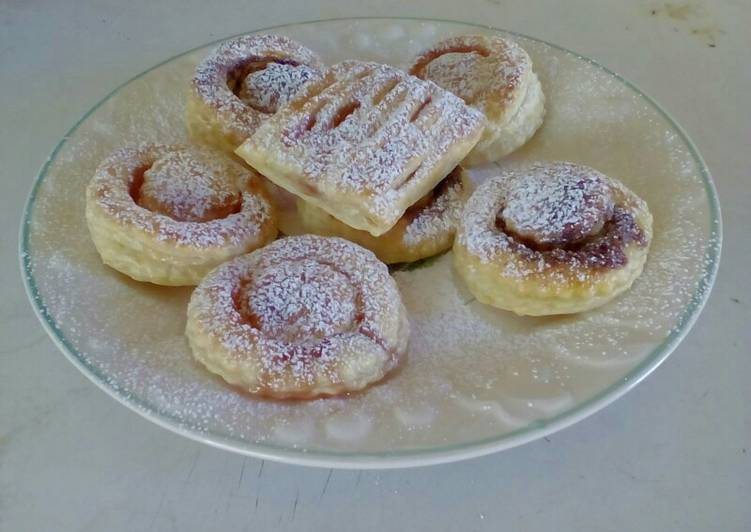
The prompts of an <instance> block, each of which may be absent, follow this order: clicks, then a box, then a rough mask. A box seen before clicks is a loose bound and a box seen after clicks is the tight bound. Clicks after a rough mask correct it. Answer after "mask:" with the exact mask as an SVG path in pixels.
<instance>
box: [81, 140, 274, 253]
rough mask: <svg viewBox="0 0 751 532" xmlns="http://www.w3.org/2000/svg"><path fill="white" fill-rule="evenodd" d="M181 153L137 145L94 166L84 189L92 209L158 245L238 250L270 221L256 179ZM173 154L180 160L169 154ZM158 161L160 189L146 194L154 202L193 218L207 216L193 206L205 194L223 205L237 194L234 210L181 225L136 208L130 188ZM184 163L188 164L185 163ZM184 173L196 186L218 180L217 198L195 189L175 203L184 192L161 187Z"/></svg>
mask: <svg viewBox="0 0 751 532" xmlns="http://www.w3.org/2000/svg"><path fill="white" fill-rule="evenodd" d="M186 150H187V148H185V147H180V146H165V145H159V144H141V145H139V146H133V147H127V148H121V149H119V150H116V151H115V152H113V153H112V154H111V155H110V156H109V157H107V158H106V159H105V160H104V161H103V162H102V163H101V164H100V165H99V167H98V168H97V171H96V173H95V174H94V178H93V180H92V182H91V184H90V185H89V191H90V194H91V195H92V196H93V198H95V200H94V201H95V204H96V205H97V207H98V208H101V209H102V210H103V211H104V212H105V213H107V215H108V216H111V217H113V218H114V219H116V220H118V223H121V224H126V225H131V226H134V227H137V228H139V229H140V230H141V231H143V232H145V233H148V234H152V235H154V238H156V239H158V240H162V241H172V242H175V243H176V244H178V245H184V246H191V247H197V248H209V247H220V246H227V245H241V244H242V243H244V242H247V241H248V240H253V239H255V238H257V237H258V235H259V233H260V230H261V227H262V226H263V225H264V224H269V223H271V216H272V208H271V204H270V203H269V201H268V200H267V199H266V197H265V196H263V195H261V194H259V193H258V187H259V186H261V185H259V179H260V178H259V177H257V176H256V175H254V174H252V173H251V172H250V171H248V170H247V169H245V168H243V167H242V166H240V165H239V164H238V163H236V162H234V161H232V160H231V159H229V158H228V157H226V156H224V155H222V154H219V153H216V152H209V151H202V150H201V149H198V148H191V151H190V155H187V154H186ZM176 152H179V153H182V155H170V154H171V153H176ZM165 158H166V159H165ZM162 159H164V160H165V161H166V164H167V165H168V166H169V167H168V168H167V167H164V166H161V165H158V166H157V172H159V173H161V172H164V173H165V176H164V177H163V179H161V180H160V181H161V182H162V186H160V187H158V188H159V189H160V190H159V191H158V192H157V191H155V190H152V191H151V192H154V193H156V194H157V196H156V198H154V199H155V200H159V199H161V200H163V201H165V202H166V204H167V205H172V208H176V207H175V206H176V205H181V206H185V208H186V209H187V210H188V212H192V213H194V214H195V213H196V212H199V211H200V212H201V213H203V214H206V213H205V212H204V211H203V208H202V207H199V206H198V205H197V203H198V202H199V201H202V200H205V199H206V198H207V195H209V196H211V197H212V202H214V203H216V201H219V202H220V203H224V201H223V196H222V195H223V194H226V193H227V192H229V193H230V194H239V196H240V205H241V207H240V209H239V211H238V212H232V210H230V212H231V214H229V215H227V216H225V217H222V218H215V219H209V220H208V221H181V220H180V219H173V218H171V217H170V216H167V215H164V214H160V213H159V212H153V211H151V210H148V209H146V208H144V207H142V206H140V205H138V204H137V203H136V202H135V200H134V199H133V197H132V196H131V187H132V186H133V185H134V183H135V180H136V177H137V176H138V174H139V171H144V169H149V168H151V167H152V165H154V164H155V163H156V162H157V161H159V160H162ZM186 159H189V160H190V162H189V163H188V162H186ZM178 161H179V163H178ZM185 165H187V166H185ZM183 169H185V170H187V171H188V172H189V173H195V174H197V176H198V177H196V176H195V175H194V176H193V177H187V179H188V180H192V181H193V183H194V184H198V185H200V184H205V183H204V182H205V181H207V178H206V177H205V176H206V174H211V175H213V176H214V177H213V178H212V179H211V180H212V181H213V180H216V179H220V177H219V176H221V178H222V179H223V180H224V185H223V186H222V187H223V190H222V191H220V193H219V196H216V195H215V194H213V192H211V193H210V192H209V191H204V192H206V194H204V193H202V191H201V187H200V186H199V187H197V188H196V190H195V193H196V196H195V197H194V196H193V192H191V194H190V196H188V197H180V198H179V199H178V198H177V197H175V194H177V193H179V192H181V191H184V188H183V187H181V186H177V187H175V186H171V185H170V186H165V185H164V184H163V181H164V180H166V179H169V178H170V177H178V176H183V175H184V173H183ZM148 191H149V189H147V192H148ZM161 194H165V195H164V196H162V195H161ZM225 206H226V205H225ZM231 206H232V205H231V204H230V207H231ZM183 214H184V213H183ZM220 214H222V213H220ZM224 214H226V213H224Z"/></svg>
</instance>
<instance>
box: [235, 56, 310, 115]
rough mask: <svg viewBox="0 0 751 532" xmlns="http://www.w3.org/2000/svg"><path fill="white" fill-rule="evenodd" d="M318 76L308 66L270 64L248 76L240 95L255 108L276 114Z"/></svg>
mask: <svg viewBox="0 0 751 532" xmlns="http://www.w3.org/2000/svg"><path fill="white" fill-rule="evenodd" d="M317 76H318V71H317V70H315V69H313V68H311V67H309V66H307V65H290V64H285V63H269V64H267V65H266V68H264V69H263V70H256V71H255V72H251V73H250V74H248V75H247V77H246V78H245V79H244V80H243V83H242V85H241V87H240V91H239V92H238V94H237V96H238V97H239V98H240V99H241V100H243V101H245V102H246V103H247V104H248V105H250V106H251V107H253V108H254V109H258V110H259V111H261V112H264V113H275V112H276V111H277V109H279V108H280V107H282V106H283V105H285V104H286V103H287V102H288V101H289V100H290V99H291V98H292V97H293V96H294V95H295V94H297V92H298V91H299V90H300V89H301V88H302V86H303V85H305V84H306V83H308V82H309V81H311V80H312V79H314V78H315V77H317Z"/></svg>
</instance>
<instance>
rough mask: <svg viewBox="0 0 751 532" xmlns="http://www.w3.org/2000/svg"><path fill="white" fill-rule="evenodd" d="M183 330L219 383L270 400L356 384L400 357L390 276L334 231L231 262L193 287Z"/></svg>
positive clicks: (402, 331)
mask: <svg viewBox="0 0 751 532" xmlns="http://www.w3.org/2000/svg"><path fill="white" fill-rule="evenodd" d="M186 334H187V337H188V340H189V342H190V345H191V348H192V350H193V354H194V356H195V358H196V359H197V360H198V361H200V362H201V363H203V364H204V365H205V366H206V367H207V368H208V369H209V370H210V371H212V372H214V373H217V374H218V375H220V376H221V377H222V378H224V379H225V380H226V381H227V382H228V383H230V384H233V385H235V386H238V387H240V388H242V389H243V390H246V391H248V392H250V393H253V394H258V395H263V396H268V397H274V398H299V399H305V398H312V397H316V396H320V395H332V394H338V393H342V392H346V391H352V390H360V389H362V388H364V387H365V386H367V385H368V384H370V383H372V382H375V381H378V380H380V379H381V378H383V376H384V375H386V373H388V372H389V371H390V370H392V369H393V368H394V367H396V366H397V365H398V363H399V361H400V360H401V358H402V357H403V356H404V354H405V352H406V348H407V341H408V336H409V325H408V322H407V317H406V311H405V309H404V306H403V305H402V302H401V298H400V296H399V291H398V289H397V287H396V283H395V282H394V280H393V279H392V278H391V277H390V276H389V273H388V270H387V268H386V266H385V265H384V264H382V263H381V262H379V261H378V260H377V259H376V257H375V255H373V254H372V253H371V252H370V251H368V250H365V249H363V248H361V247H359V246H357V245H355V244H353V243H351V242H348V241H346V240H342V239H339V238H325V237H319V236H313V235H307V236H300V237H288V238H283V239H280V240H277V241H276V242H274V243H273V244H271V245H269V246H267V247H265V248H263V249H260V250H257V251H254V252H253V253H250V254H248V255H244V256H242V257H238V258H236V259H233V260H231V261H229V262H227V263H225V264H223V265H222V266H220V267H219V268H217V269H216V270H214V271H213V272H211V273H210V274H209V275H208V276H206V278H205V279H204V280H203V282H202V283H201V284H200V285H199V286H198V287H197V288H196V289H195V291H194V292H193V295H192V297H191V300H190V304H189V306H188V322H187V326H186Z"/></svg>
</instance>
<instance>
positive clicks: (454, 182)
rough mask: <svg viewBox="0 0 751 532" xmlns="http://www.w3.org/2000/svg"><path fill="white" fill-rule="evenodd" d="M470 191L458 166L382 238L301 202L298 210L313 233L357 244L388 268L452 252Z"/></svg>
mask: <svg viewBox="0 0 751 532" xmlns="http://www.w3.org/2000/svg"><path fill="white" fill-rule="evenodd" d="M469 189H470V180H469V177H468V176H467V174H466V172H465V171H464V170H463V169H462V168H461V167H459V166H457V167H456V168H455V169H454V170H453V171H452V172H451V173H450V174H449V175H448V176H446V177H445V178H444V179H443V181H441V182H440V183H439V184H438V186H436V188H434V189H433V190H432V191H430V193H428V194H427V195H426V196H425V197H423V198H422V199H421V200H420V201H418V202H417V203H415V204H414V205H412V206H411V207H410V208H409V209H407V211H406V212H405V213H404V215H403V216H402V217H401V218H400V219H399V221H398V222H397V223H396V225H394V227H392V228H391V229H390V230H389V231H387V232H386V233H384V234H382V235H381V236H373V235H371V234H370V233H368V232H367V231H360V230H358V229H354V228H352V227H350V226H348V225H346V224H345V223H344V222H341V221H339V220H337V219H336V218H334V217H333V216H331V215H330V214H328V213H327V212H326V211H324V210H323V209H320V208H318V207H316V206H315V205H311V204H310V203H308V202H306V201H304V200H302V199H299V198H298V200H297V210H298V213H299V216H300V220H301V222H302V226H303V227H304V229H305V230H306V231H307V232H309V233H315V234H318V235H324V236H339V237H342V238H346V239H347V240H351V241H352V242H356V243H357V244H360V245H361V246H363V247H365V248H367V249H369V250H371V251H372V252H373V253H375V254H376V256H377V257H378V258H379V259H380V260H382V261H383V262H385V263H386V264H394V263H399V262H413V261H416V260H420V259H424V258H426V257H431V256H433V255H437V254H439V253H441V252H443V251H446V250H447V249H449V248H451V245H452V244H453V243H454V234H455V232H456V226H457V224H458V223H459V217H460V216H461V212H462V209H463V208H464V201H465V199H466V197H467V196H468V195H469Z"/></svg>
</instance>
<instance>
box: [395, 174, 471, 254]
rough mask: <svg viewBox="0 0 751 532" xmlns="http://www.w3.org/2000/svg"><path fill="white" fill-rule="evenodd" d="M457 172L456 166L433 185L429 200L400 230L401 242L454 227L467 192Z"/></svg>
mask: <svg viewBox="0 0 751 532" xmlns="http://www.w3.org/2000/svg"><path fill="white" fill-rule="evenodd" d="M460 173H461V169H457V171H454V172H452V173H451V174H449V176H448V177H446V179H444V180H443V181H442V182H441V183H439V185H438V187H436V190H435V191H434V192H433V194H434V196H433V198H432V201H431V202H430V203H429V204H428V205H427V206H425V207H423V208H421V209H419V210H418V211H417V213H416V214H415V216H414V218H412V220H411V221H410V222H409V224H408V225H407V228H406V229H405V231H404V237H403V240H404V243H405V244H407V245H418V244H420V243H422V242H426V241H429V240H431V239H435V238H438V237H440V236H441V235H446V234H453V233H454V232H455V231H456V227H457V225H458V224H459V219H460V218H461V213H462V210H463V208H464V199H465V197H466V196H467V192H468V191H467V190H466V189H465V185H464V183H463V182H462V180H461V178H460ZM407 213H408V214H409V211H407Z"/></svg>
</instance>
